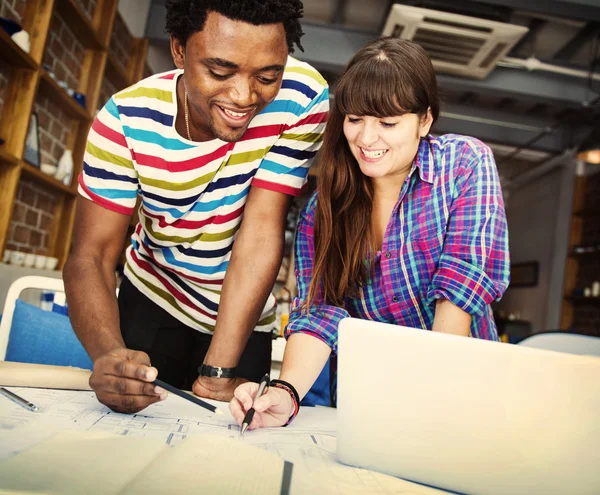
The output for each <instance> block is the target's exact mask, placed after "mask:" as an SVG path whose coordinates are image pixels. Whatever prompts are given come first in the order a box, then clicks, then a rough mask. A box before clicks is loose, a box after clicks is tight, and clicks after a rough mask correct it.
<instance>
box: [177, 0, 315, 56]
mask: <svg viewBox="0 0 600 495" xmlns="http://www.w3.org/2000/svg"><path fill="white" fill-rule="evenodd" d="M166 8H167V24H166V29H165V30H166V32H167V33H169V34H170V35H171V36H173V37H174V38H176V39H177V40H178V41H179V43H181V44H182V45H183V46H185V44H186V42H187V40H188V38H189V37H190V36H191V35H192V34H194V33H197V32H199V31H202V29H204V24H205V22H206V17H207V13H208V12H217V13H218V14H221V15H223V16H225V17H227V18H229V19H232V20H234V21H242V22H247V23H248V24H253V25H255V26H260V25H262V24H278V23H282V24H283V28H284V29H285V35H286V40H287V44H288V51H289V52H290V53H292V52H293V51H294V45H297V46H298V48H300V50H302V51H304V50H303V49H302V45H301V44H300V37H301V36H302V35H303V34H304V33H303V32H302V28H301V26H300V21H299V19H300V18H301V17H302V13H303V5H302V2H301V1H300V0H167V2H166Z"/></svg>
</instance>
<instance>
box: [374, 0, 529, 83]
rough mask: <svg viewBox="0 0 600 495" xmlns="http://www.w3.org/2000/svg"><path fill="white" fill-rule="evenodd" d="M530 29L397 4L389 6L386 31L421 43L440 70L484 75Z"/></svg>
mask: <svg viewBox="0 0 600 495" xmlns="http://www.w3.org/2000/svg"><path fill="white" fill-rule="evenodd" d="M528 30H529V29H528V28H527V27H524V26H516V25H514V24H506V23H503V22H495V21H488V20H486V19H479V18H477V17H468V16H466V15H458V14H450V13H447V12H441V11H438V10H429V9H422V8H419V7H411V6H407V5H399V4H396V5H394V6H393V7H392V9H391V10H390V15H389V16H388V19H387V22H386V24H385V28H384V30H383V34H384V35H389V36H397V37H399V38H405V39H409V40H412V41H414V42H415V43H418V44H419V45H421V46H422V47H423V48H425V50H426V51H427V53H428V54H429V57H430V58H431V61H432V62H433V66H434V67H435V69H436V70H437V71H439V72H447V73H450V74H458V75H461V76H466V77H472V78H476V79H484V78H486V77H487V75H488V74H489V73H490V72H491V71H492V70H493V69H494V67H495V66H496V63H497V62H498V60H500V59H501V58H502V57H504V56H505V55H506V54H507V53H508V52H509V51H510V50H511V48H512V47H513V46H514V45H515V44H516V43H517V42H518V41H519V40H520V39H521V38H522V37H523V35H524V34H525V33H526V32H527V31H528Z"/></svg>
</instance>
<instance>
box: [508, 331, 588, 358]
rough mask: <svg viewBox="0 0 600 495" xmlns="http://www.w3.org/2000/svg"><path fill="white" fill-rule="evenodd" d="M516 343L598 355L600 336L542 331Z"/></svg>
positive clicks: (537, 347) (572, 352)
mask: <svg viewBox="0 0 600 495" xmlns="http://www.w3.org/2000/svg"><path fill="white" fill-rule="evenodd" d="M518 345H524V346H526V347H535V348H536V349H547V350H550V351H558V352H566V353H568V354H582V355H587V356H600V337H593V336H591V335H580V334H576V333H566V332H543V333H538V334H535V335H532V336H531V337H527V338H526V339H524V340H521V341H520V342H519V344H518Z"/></svg>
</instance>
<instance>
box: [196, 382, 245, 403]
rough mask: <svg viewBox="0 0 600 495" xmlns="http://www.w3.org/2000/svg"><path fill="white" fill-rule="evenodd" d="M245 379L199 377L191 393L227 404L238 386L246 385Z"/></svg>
mask: <svg viewBox="0 0 600 495" xmlns="http://www.w3.org/2000/svg"><path fill="white" fill-rule="evenodd" d="M247 381H248V380H246V379H245V378H240V377H236V378H212V377H208V376H199V377H198V378H197V379H196V381H195V382H194V385H193V386H192V391H193V392H194V393H195V394H196V395H199V396H200V397H206V398H207V399H215V400H220V401H224V402H229V401H230V400H231V399H232V398H233V392H234V390H235V389H236V387H237V386H238V385H241V384H242V383H246V382H247Z"/></svg>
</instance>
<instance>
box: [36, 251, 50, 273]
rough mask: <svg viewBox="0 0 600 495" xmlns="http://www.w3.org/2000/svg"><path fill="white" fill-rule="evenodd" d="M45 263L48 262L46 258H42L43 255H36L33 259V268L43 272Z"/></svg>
mask: <svg viewBox="0 0 600 495" xmlns="http://www.w3.org/2000/svg"><path fill="white" fill-rule="evenodd" d="M47 261H48V257H47V256H44V255H43V254H38V255H37V256H36V257H35V267H36V268H39V269H40V270H43V269H44V268H46V263H47Z"/></svg>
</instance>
